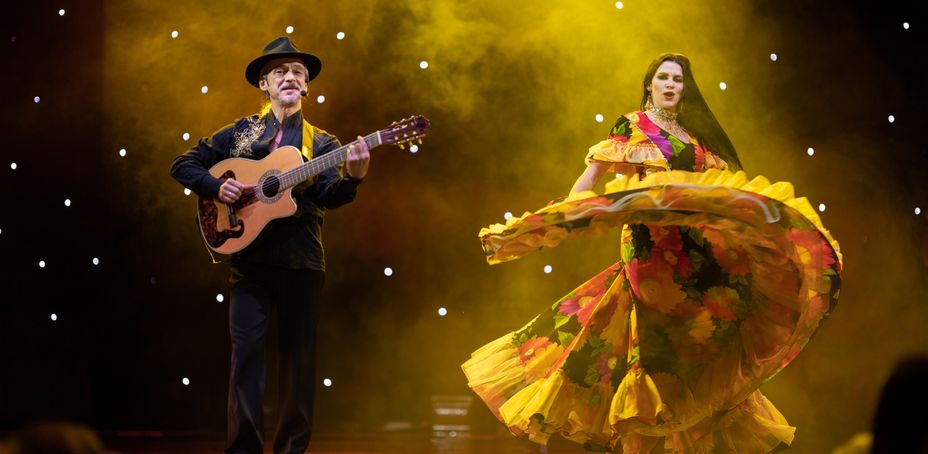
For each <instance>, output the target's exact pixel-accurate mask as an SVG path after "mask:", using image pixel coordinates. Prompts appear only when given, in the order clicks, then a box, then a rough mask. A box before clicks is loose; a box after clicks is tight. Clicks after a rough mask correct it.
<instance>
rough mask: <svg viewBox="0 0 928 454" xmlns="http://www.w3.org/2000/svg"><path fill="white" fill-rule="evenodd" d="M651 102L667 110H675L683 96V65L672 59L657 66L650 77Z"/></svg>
mask: <svg viewBox="0 0 928 454" xmlns="http://www.w3.org/2000/svg"><path fill="white" fill-rule="evenodd" d="M648 91H649V92H651V103H652V104H653V105H655V106H658V107H663V108H664V109H668V110H676V108H677V104H679V103H680V99H681V98H682V97H683V67H682V66H680V64H679V63H677V62H674V61H669V60H668V61H665V62H663V63H661V65H660V66H658V67H657V72H655V73H654V77H652V78H651V86H650V87H649V88H648Z"/></svg>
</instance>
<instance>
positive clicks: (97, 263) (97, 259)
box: [90, 257, 100, 265]
mask: <svg viewBox="0 0 928 454" xmlns="http://www.w3.org/2000/svg"><path fill="white" fill-rule="evenodd" d="M90 262H91V263H93V264H94V265H99V264H100V259H99V258H97V257H94V258H93V260H91V261H90Z"/></svg>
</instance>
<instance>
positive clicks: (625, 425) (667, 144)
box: [462, 54, 841, 453]
mask: <svg viewBox="0 0 928 454" xmlns="http://www.w3.org/2000/svg"><path fill="white" fill-rule="evenodd" d="M643 89H644V92H643V95H642V101H641V111H638V112H632V113H629V114H626V115H624V116H622V117H620V118H619V119H618V121H617V122H616V124H615V126H614V127H613V128H612V130H611V132H610V134H609V137H608V139H606V140H604V141H602V142H600V143H598V144H596V145H594V146H593V147H591V148H590V150H589V153H588V154H587V158H586V162H587V168H586V170H585V171H584V172H583V174H582V175H581V176H580V177H579V178H578V179H577V181H576V183H575V184H574V186H573V188H572V189H571V193H570V195H569V196H568V197H567V199H566V200H564V201H562V202H559V203H556V204H553V205H549V206H547V207H545V208H542V209H541V210H538V211H536V212H535V213H531V214H527V215H525V216H523V217H521V218H512V219H510V220H509V221H508V222H507V224H506V225H500V224H496V225H493V226H490V227H489V228H486V229H483V230H482V231H481V233H480V237H481V240H482V241H483V245H484V249H485V250H486V253H487V259H488V261H489V262H490V263H491V264H493V263H499V262H502V261H507V260H513V259H516V258H519V257H521V256H523V255H525V254H527V253H529V252H530V251H532V250H536V249H538V248H539V247H553V246H556V245H557V244H558V243H559V242H560V241H561V240H563V239H564V238H567V237H570V236H577V235H581V234H590V233H593V234H595V233H601V232H604V231H606V230H608V229H609V228H611V227H620V226H624V227H623V233H622V252H621V258H620V260H619V261H618V262H617V263H616V264H614V265H613V266H611V267H609V268H607V269H605V270H603V271H602V272H600V273H599V274H597V275H596V276H594V277H593V278H592V279H590V280H589V281H587V282H586V283H584V284H582V285H581V286H580V287H578V288H576V289H575V290H574V291H572V292H570V293H569V294H568V295H567V296H565V297H564V298H562V299H561V300H559V301H557V302H556V303H555V304H554V305H552V306H551V307H550V308H549V309H548V310H546V311H545V312H543V313H542V314H540V315H539V316H537V317H536V318H535V319H534V320H532V321H531V322H529V323H528V324H527V325H525V326H524V327H523V328H521V329H519V330H517V331H515V332H512V333H508V334H506V335H504V336H502V337H500V338H499V339H497V340H496V341H493V342H491V343H489V344H487V345H485V346H484V347H482V348H480V349H479V350H477V351H476V352H474V353H473V355H472V357H471V359H470V360H468V361H467V362H466V363H464V365H463V366H462V368H463V369H464V372H465V374H466V375H467V377H468V381H469V386H471V388H472V389H473V390H474V391H475V392H476V393H477V394H478V395H479V396H480V398H481V399H482V400H483V401H484V402H485V403H486V404H487V405H488V406H489V408H490V410H491V411H493V413H494V414H495V415H496V416H497V418H499V419H500V420H501V421H502V422H503V423H504V424H506V425H507V426H508V428H509V429H510V430H511V431H512V432H513V433H515V434H517V435H519V436H523V437H526V438H528V439H531V440H533V441H536V442H539V443H546V442H547V440H548V438H549V437H550V436H551V435H552V434H559V435H561V436H564V437H566V438H568V439H571V440H574V441H576V442H579V443H582V444H584V446H585V447H586V448H588V449H591V450H601V451H609V450H613V449H614V450H616V451H617V452H623V453H639V452H642V453H645V452H662V451H663V450H669V451H672V452H748V453H755V452H769V451H772V450H773V449H775V448H776V447H777V446H779V445H781V444H786V445H788V444H790V443H791V442H792V439H793V434H794V431H795V428H793V427H791V426H789V425H788V423H787V422H786V420H785V418H784V417H783V415H782V414H781V413H780V412H779V411H778V410H777V409H776V408H775V407H774V406H773V405H772V404H771V403H770V402H769V401H768V400H767V399H766V398H765V397H764V396H763V395H762V394H761V393H760V391H759V390H758V388H759V386H760V385H761V384H762V383H763V382H765V381H766V380H768V379H770V378H771V377H772V376H773V375H775V374H776V373H777V372H778V371H779V370H781V369H782V368H783V367H785V366H786V365H787V364H788V363H789V362H790V361H791V360H792V359H793V358H795V356H796V355H797V354H798V353H799V351H800V350H801V349H802V347H803V346H804V345H805V343H806V342H807V341H808V340H809V338H810V336H811V335H812V334H813V333H814V331H815V330H816V329H817V328H818V326H819V324H820V323H821V322H822V320H824V318H825V317H826V316H827V315H828V313H829V312H830V311H831V309H832V308H833V306H834V304H835V302H836V299H837V296H838V289H839V286H840V270H841V254H840V251H839V248H838V244H837V242H835V241H834V240H833V239H832V238H831V236H830V234H829V233H828V232H827V230H825V229H824V228H823V227H822V225H821V222H820V220H819V218H818V216H817V215H816V213H815V211H814V210H813V209H812V208H811V206H809V203H808V201H806V200H805V199H804V198H796V197H794V196H793V192H792V186H791V185H790V184H789V183H776V184H770V183H769V182H768V181H767V180H766V179H764V178H763V177H758V178H755V179H754V180H751V181H748V180H747V178H746V177H745V175H744V173H743V172H735V173H733V172H732V171H734V170H740V168H741V164H740V161H739V159H738V155H737V154H736V152H735V150H734V147H733V146H732V144H731V141H730V140H729V139H728V136H727V135H726V134H725V132H724V131H723V130H722V128H721V126H720V125H719V123H718V121H717V120H716V118H715V116H714V115H713V114H712V112H711V111H710V110H709V107H708V106H707V105H706V102H705V100H704V99H703V97H702V95H701V94H700V92H699V88H698V86H697V85H696V81H695V79H694V77H693V73H692V71H691V69H690V63H689V60H688V59H687V58H686V57H684V56H683V55H679V54H663V55H660V56H658V58H657V59H655V60H654V61H653V62H652V63H651V65H650V66H649V68H648V71H647V73H646V75H645V78H644V83H643ZM611 172H616V173H619V174H624V177H622V178H617V179H615V180H614V181H612V182H610V183H608V184H607V186H606V192H605V193H604V194H601V195H598V194H595V193H593V192H592V191H591V189H592V188H593V187H594V186H595V185H596V183H597V182H598V181H599V180H600V179H601V178H602V176H603V175H605V174H607V173H611Z"/></svg>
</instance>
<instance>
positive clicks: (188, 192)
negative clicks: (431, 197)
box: [184, 188, 193, 195]
mask: <svg viewBox="0 0 928 454" xmlns="http://www.w3.org/2000/svg"><path fill="white" fill-rule="evenodd" d="M191 193H193V191H191V190H190V189H187V188H184V195H190V194H191Z"/></svg>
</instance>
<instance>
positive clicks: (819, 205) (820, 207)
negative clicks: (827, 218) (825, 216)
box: [818, 203, 825, 213]
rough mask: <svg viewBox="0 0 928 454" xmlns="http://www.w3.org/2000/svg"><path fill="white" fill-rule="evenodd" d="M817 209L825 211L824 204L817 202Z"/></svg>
mask: <svg viewBox="0 0 928 454" xmlns="http://www.w3.org/2000/svg"><path fill="white" fill-rule="evenodd" d="M818 211H819V212H822V213H824V212H825V204H824V203H820V204H818Z"/></svg>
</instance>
